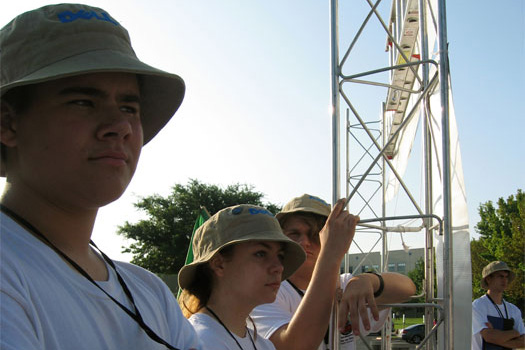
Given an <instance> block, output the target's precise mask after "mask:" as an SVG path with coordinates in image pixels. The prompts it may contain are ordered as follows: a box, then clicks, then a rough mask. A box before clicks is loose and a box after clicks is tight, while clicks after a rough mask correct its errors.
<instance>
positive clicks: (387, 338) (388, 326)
mask: <svg viewBox="0 0 525 350" xmlns="http://www.w3.org/2000/svg"><path fill="white" fill-rule="evenodd" d="M382 112H383V113H382V115H383V118H382V123H381V124H382V125H381V126H382V128H381V139H382V140H383V145H384V144H385V143H386V137H387V136H386V123H385V113H386V105H385V103H383V108H382ZM385 169H386V161H385V157H383V158H382V165H381V184H382V186H383V188H382V190H383V191H382V194H383V196H382V199H381V215H382V216H383V217H386V202H385V198H386V185H385V184H386V183H387V179H386V171H385ZM381 227H382V228H383V230H381V239H382V251H381V267H380V272H386V271H387V270H386V269H385V267H386V266H387V260H386V259H385V257H386V256H387V252H388V236H387V232H386V230H385V228H386V222H385V221H384V220H383V221H381ZM381 335H382V336H381V349H390V348H391V347H392V339H391V338H392V315H388V317H387V318H386V322H385V324H383V327H382V333H381Z"/></svg>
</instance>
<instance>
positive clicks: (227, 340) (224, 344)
mask: <svg viewBox="0 0 525 350" xmlns="http://www.w3.org/2000/svg"><path fill="white" fill-rule="evenodd" d="M189 320H190V323H191V324H192V325H193V327H194V328H195V331H196V332H197V335H198V336H199V339H200V341H201V343H202V346H203V348H204V349H210V350H211V349H213V350H241V349H239V345H238V344H237V343H236V342H235V340H237V342H239V344H240V346H241V347H242V349H244V350H254V344H253V343H252V340H253V342H254V343H255V347H256V348H257V350H275V346H273V343H272V342H271V341H269V340H268V339H265V338H263V337H261V336H260V335H256V334H255V332H254V331H253V328H251V324H250V322H248V330H247V332H246V336H245V337H244V338H241V337H239V336H237V335H236V334H233V333H231V335H230V334H229V333H228V331H227V330H226V329H225V328H224V327H223V326H222V325H221V324H220V323H219V322H218V321H217V320H216V319H214V318H213V317H210V316H209V315H207V314H203V313H197V314H193V315H192V316H191V317H190V319H189ZM232 336H233V337H234V338H235V340H234V339H233V338H232Z"/></svg>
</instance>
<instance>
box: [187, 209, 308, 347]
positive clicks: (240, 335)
mask: <svg viewBox="0 0 525 350" xmlns="http://www.w3.org/2000/svg"><path fill="white" fill-rule="evenodd" d="M192 249H193V255H194V257H195V258H194V261H193V262H192V263H190V264H188V265H185V266H183V267H182V269H181V270H180V272H179V277H178V278H179V286H180V287H181V288H182V289H183V291H182V294H181V295H180V297H179V302H180V305H181V307H182V310H183V311H184V313H185V315H186V316H187V317H190V322H191V323H192V324H193V326H194V327H195V329H196V331H197V334H198V336H199V338H200V340H201V342H202V345H203V347H204V348H205V349H213V350H228V349H240V350H243V349H246V350H247V349H250V350H252V349H255V350H272V349H275V347H274V346H273V344H272V342H271V341H269V340H267V339H265V338H263V337H260V336H257V332H256V330H255V327H253V322H248V321H249V314H250V312H251V311H252V309H253V308H254V307H255V306H257V305H261V304H265V303H271V302H273V301H274V300H275V296H276V295H277V291H278V290H279V286H280V285H281V281H282V280H283V279H286V278H288V277H289V276H290V275H291V274H293V273H294V272H295V270H297V268H298V267H299V266H301V264H302V263H303V262H304V260H305V253H304V251H303V250H302V249H301V247H300V246H299V245H298V244H297V243H295V242H294V241H292V240H290V239H289V238H288V237H286V236H285V235H284V234H283V233H282V230H281V227H280V226H279V222H278V221H277V219H276V218H275V217H274V216H273V214H272V213H270V212H269V211H268V210H266V209H265V208H262V207H258V206H254V205H248V204H242V205H236V206H232V207H228V208H225V209H222V210H220V211H219V212H217V213H216V214H215V215H213V216H212V217H211V218H209V219H208V220H207V221H206V222H205V223H204V224H203V225H202V226H200V227H199V228H198V229H197V231H196V232H195V235H194V238H193V243H192Z"/></svg>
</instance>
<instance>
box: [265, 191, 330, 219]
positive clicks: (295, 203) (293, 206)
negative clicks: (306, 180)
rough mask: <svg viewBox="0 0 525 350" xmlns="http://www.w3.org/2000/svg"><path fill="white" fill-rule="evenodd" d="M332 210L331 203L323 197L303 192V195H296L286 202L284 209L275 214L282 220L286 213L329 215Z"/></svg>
mask: <svg viewBox="0 0 525 350" xmlns="http://www.w3.org/2000/svg"><path fill="white" fill-rule="evenodd" d="M331 211H332V208H331V206H330V204H328V203H326V202H325V201H324V200H322V199H321V198H319V197H316V196H312V195H310V194H303V195H302V196H300V197H295V198H293V199H292V200H291V201H289V202H288V203H286V204H285V206H284V207H283V209H282V210H281V211H280V212H279V213H277V215H275V216H276V217H277V219H278V220H280V219H281V218H283V217H284V216H285V215H286V214H290V213H296V212H307V213H314V214H317V215H321V216H325V217H328V216H329V215H330V212H331Z"/></svg>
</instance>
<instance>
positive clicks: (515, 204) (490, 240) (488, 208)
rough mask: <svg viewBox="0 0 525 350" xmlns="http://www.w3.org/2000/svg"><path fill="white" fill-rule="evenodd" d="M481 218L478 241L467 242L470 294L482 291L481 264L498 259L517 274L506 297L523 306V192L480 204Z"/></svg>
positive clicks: (524, 268)
mask: <svg viewBox="0 0 525 350" xmlns="http://www.w3.org/2000/svg"><path fill="white" fill-rule="evenodd" d="M479 216H480V218H481V220H480V221H479V223H478V224H477V226H476V231H477V232H478V233H479V234H480V238H479V239H478V240H472V241H471V243H470V252H471V257H472V284H473V289H472V297H473V298H474V299H475V298H479V297H480V296H481V295H483V294H484V293H485V290H483V289H482V288H481V285H480V283H481V272H482V270H483V267H485V266H486V265H487V264H488V263H490V262H491V261H494V260H501V261H504V262H506V263H507V265H508V266H509V267H510V268H511V269H512V270H513V271H514V272H515V273H516V279H515V280H514V282H513V283H512V284H511V285H510V286H509V289H508V290H507V291H506V292H505V300H508V301H509V302H511V303H513V304H515V305H516V306H518V307H519V308H520V309H521V310H522V311H523V309H524V302H525V299H524V286H525V253H524V252H525V194H524V193H523V192H522V190H521V189H518V192H517V193H516V195H510V196H509V197H508V198H507V199H506V200H504V199H503V198H499V200H498V202H497V207H495V206H494V205H493V203H492V202H491V201H488V202H486V203H484V204H481V205H480V206H479Z"/></svg>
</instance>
